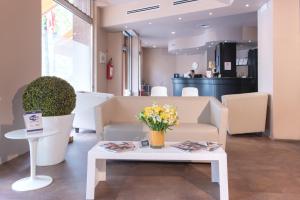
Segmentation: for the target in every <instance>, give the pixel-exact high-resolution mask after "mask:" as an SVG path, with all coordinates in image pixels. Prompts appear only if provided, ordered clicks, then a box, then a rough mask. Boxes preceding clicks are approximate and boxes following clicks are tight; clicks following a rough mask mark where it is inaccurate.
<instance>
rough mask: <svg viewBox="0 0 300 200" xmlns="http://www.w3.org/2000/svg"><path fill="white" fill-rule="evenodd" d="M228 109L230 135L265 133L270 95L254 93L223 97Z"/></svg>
mask: <svg viewBox="0 0 300 200" xmlns="http://www.w3.org/2000/svg"><path fill="white" fill-rule="evenodd" d="M222 103H223V104H224V105H225V106H226V107H227V108H228V132H229V134H230V135H233V134H242V133H258V132H260V133H261V132H265V127H266V117H267V105H268V94H266V93H260V92H254V93H244V94H232V95H224V96H222Z"/></svg>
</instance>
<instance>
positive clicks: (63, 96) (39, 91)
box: [23, 76, 76, 116]
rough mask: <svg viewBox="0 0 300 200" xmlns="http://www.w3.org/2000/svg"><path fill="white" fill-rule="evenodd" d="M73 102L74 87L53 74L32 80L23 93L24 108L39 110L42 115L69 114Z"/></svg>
mask: <svg viewBox="0 0 300 200" xmlns="http://www.w3.org/2000/svg"><path fill="white" fill-rule="evenodd" d="M75 104H76V94H75V91H74V88H73V87H72V86H71V85H70V84H69V83H68V82H67V81H65V80H63V79H61V78H58V77H55V76H43V77H40V78H38V79H36V80H34V81H32V82H31V83H30V84H29V85H28V86H27V88H26V89H25V91H24V93H23V108H24V110H25V111H26V112H30V111H38V110H41V111H42V113H43V116H60V115H69V114H71V112H72V111H73V110H74V108H75Z"/></svg>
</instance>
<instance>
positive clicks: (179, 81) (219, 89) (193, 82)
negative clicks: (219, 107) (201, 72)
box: [172, 78, 257, 100]
mask: <svg viewBox="0 0 300 200" xmlns="http://www.w3.org/2000/svg"><path fill="white" fill-rule="evenodd" d="M172 83H173V95H174V96H181V92H182V88H184V87H196V88H198V93H199V96H214V97H216V98H217V99H219V100H221V96H222V95H226V94H240V93H247V92H257V80H256V79H255V78H193V79H192V78H172Z"/></svg>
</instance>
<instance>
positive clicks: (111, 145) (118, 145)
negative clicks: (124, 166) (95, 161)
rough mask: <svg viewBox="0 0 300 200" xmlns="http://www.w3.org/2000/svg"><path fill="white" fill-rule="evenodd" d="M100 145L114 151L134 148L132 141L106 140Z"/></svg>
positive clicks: (118, 151)
mask: <svg viewBox="0 0 300 200" xmlns="http://www.w3.org/2000/svg"><path fill="white" fill-rule="evenodd" d="M100 146H101V147H103V148H104V149H106V150H108V151H112V152H116V153H120V152H126V151H133V150H135V145H134V144H133V143H132V142H107V143H104V144H101V145H100Z"/></svg>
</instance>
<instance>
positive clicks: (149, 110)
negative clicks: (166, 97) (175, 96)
mask: <svg viewBox="0 0 300 200" xmlns="http://www.w3.org/2000/svg"><path fill="white" fill-rule="evenodd" d="M138 119H139V120H141V121H142V122H144V123H145V124H146V125H147V126H148V127H149V128H150V130H151V132H150V146H151V147H152V148H162V147H164V144H165V134H166V132H167V130H168V129H171V127H172V126H175V125H177V124H178V116H177V111H176V108H175V107H174V106H171V105H164V106H160V105H157V104H153V105H152V106H149V107H145V108H144V109H143V111H141V112H140V113H139V114H138Z"/></svg>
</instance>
